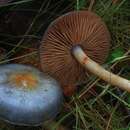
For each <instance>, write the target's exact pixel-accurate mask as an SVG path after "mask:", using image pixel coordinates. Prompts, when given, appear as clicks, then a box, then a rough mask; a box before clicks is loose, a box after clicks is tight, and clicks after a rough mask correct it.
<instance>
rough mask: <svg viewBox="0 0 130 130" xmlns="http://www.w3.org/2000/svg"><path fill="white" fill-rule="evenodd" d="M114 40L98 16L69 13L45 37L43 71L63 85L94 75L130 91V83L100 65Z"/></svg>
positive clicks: (58, 19) (42, 54)
mask: <svg viewBox="0 0 130 130" xmlns="http://www.w3.org/2000/svg"><path fill="white" fill-rule="evenodd" d="M110 40H111V38H110V34H109V31H108V29H107V27H106V25H105V23H104V22H103V20H102V19H101V18H100V17H99V16H97V15H96V14H95V13H92V12H89V11H73V12H70V13H67V14H65V15H63V16H61V17H59V18H57V19H56V20H55V21H54V22H52V23H51V25H50V26H49V27H48V29H47V31H46V32H45V34H44V36H43V40H42V41H41V46H40V60H41V67H42V70H43V72H45V73H47V74H49V75H51V76H52V77H54V78H56V79H57V80H58V81H60V83H61V85H62V86H67V85H72V86H73V85H76V84H77V83H78V82H80V81H82V80H84V79H85V78H86V74H87V73H93V74H95V75H96V76H99V78H101V79H103V80H105V81H107V82H108V83H110V84H112V85H115V86H117V87H119V88H121V89H123V90H126V91H128V92H130V81H128V80H126V79H124V78H122V77H120V76H118V75H115V74H113V73H111V72H108V71H107V70H105V69H104V68H103V67H102V66H100V65H99V64H102V63H103V62H104V61H105V59H106V57H107V55H108V53H109V48H110ZM85 69H86V71H85Z"/></svg>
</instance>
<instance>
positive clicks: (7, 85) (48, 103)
mask: <svg viewBox="0 0 130 130" xmlns="http://www.w3.org/2000/svg"><path fill="white" fill-rule="evenodd" d="M62 99H63V97H62V91H61V88H60V87H59V84H58V83H57V82H56V80H54V79H53V78H51V77H49V76H46V75H44V74H43V73H42V72H40V71H38V70H37V69H35V68H33V67H30V66H27V65H20V64H7V65H1V66H0V119H1V120H4V121H7V122H9V123H11V124H15V125H22V126H36V125H40V124H42V123H43V122H45V121H47V120H51V119H53V118H54V117H55V116H56V115H57V113H58V112H59V110H60V108H61V104H62Z"/></svg>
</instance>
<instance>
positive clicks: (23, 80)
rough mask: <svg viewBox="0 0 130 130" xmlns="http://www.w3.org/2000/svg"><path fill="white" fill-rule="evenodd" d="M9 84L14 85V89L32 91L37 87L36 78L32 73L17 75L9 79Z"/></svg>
mask: <svg viewBox="0 0 130 130" xmlns="http://www.w3.org/2000/svg"><path fill="white" fill-rule="evenodd" d="M10 81H11V83H13V84H15V86H16V87H24V88H28V89H33V88H35V87H36V86H37V83H38V81H37V78H36V77H35V76H34V75H33V74H32V73H17V74H13V75H11V77H10Z"/></svg>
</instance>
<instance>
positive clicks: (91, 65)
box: [72, 46, 130, 92]
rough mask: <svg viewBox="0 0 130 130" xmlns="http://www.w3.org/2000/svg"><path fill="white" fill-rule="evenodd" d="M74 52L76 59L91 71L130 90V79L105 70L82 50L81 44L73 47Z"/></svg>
mask: <svg viewBox="0 0 130 130" xmlns="http://www.w3.org/2000/svg"><path fill="white" fill-rule="evenodd" d="M72 54H73V55H74V57H75V58H76V60H77V61H78V62H79V63H80V64H81V65H82V66H84V67H85V69H87V70H89V71H90V72H91V73H93V74H95V75H96V76H99V77H100V78H101V79H103V80H104V81H106V82H108V83H110V84H112V85H114V86H117V87H119V88H121V89H123V90H126V91H128V92H130V81H129V80H127V79H124V78H122V77H120V76H118V75H115V74H113V73H111V72H109V71H107V70H105V69H104V68H103V67H102V66H100V65H99V64H98V63H96V62H95V61H93V60H92V59H90V58H89V57H88V56H87V55H86V54H85V53H84V51H83V50H82V48H81V47H80V46H75V47H74V48H73V49H72Z"/></svg>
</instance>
